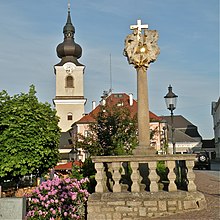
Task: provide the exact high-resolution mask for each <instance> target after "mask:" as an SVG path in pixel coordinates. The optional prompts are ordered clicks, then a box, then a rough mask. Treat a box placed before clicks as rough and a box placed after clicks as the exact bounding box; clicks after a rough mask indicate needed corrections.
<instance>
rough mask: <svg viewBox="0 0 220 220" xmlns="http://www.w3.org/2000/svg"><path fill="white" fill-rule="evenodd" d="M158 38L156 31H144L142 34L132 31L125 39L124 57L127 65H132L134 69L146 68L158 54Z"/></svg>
mask: <svg viewBox="0 0 220 220" xmlns="http://www.w3.org/2000/svg"><path fill="white" fill-rule="evenodd" d="M158 38H159V35H158V32H157V31H156V30H148V29H145V30H144V34H142V33H141V32H140V31H138V29H134V30H133V33H132V34H129V35H128V36H127V37H126V39H125V48H124V56H126V57H127V59H128V63H129V64H133V65H134V67H135V68H139V67H145V68H148V67H149V64H150V63H152V62H154V61H155V60H156V59H157V56H158V55H159V53H160V49H159V47H158V45H157V41H158Z"/></svg>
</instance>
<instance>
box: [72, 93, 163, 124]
mask: <svg viewBox="0 0 220 220" xmlns="http://www.w3.org/2000/svg"><path fill="white" fill-rule="evenodd" d="M129 98H130V97H129V95H127V94H126V93H113V94H111V95H110V96H108V97H107V98H106V99H105V100H106V105H108V106H114V105H117V104H122V107H126V108H127V109H128V110H129V111H130V113H131V116H134V115H135V114H137V101H136V100H134V99H133V105H130V102H129ZM100 108H101V104H99V105H98V106H97V107H96V108H95V109H94V110H92V111H91V112H90V113H89V114H87V115H85V116H83V117H82V118H81V119H80V120H79V121H77V122H76V123H77V124H87V123H92V122H95V117H96V116H97V115H98V112H99V111H100ZM149 115H150V119H151V120H154V121H161V120H162V118H160V117H159V116H157V115H155V114H154V113H152V112H151V111H149Z"/></svg>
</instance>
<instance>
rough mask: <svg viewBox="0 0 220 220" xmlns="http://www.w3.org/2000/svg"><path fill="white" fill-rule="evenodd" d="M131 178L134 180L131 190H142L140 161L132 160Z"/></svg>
mask: <svg viewBox="0 0 220 220" xmlns="http://www.w3.org/2000/svg"><path fill="white" fill-rule="evenodd" d="M130 165H131V169H132V173H131V180H132V185H131V192H140V174H139V170H138V167H139V163H137V162H131V163H130Z"/></svg>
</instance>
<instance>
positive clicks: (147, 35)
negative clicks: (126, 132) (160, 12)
mask: <svg viewBox="0 0 220 220" xmlns="http://www.w3.org/2000/svg"><path fill="white" fill-rule="evenodd" d="M130 29H131V30H133V33H132V34H129V35H128V36H127V37H126V39H125V49H124V55H125V56H126V57H127V60H128V63H129V64H132V65H133V66H134V68H135V69H136V71H137V102H138V142H139V144H138V147H137V148H136V149H134V152H133V153H134V154H135V155H149V154H154V153H155V152H156V151H155V149H154V148H153V147H151V146H150V119H149V103H148V83H147V69H148V67H149V65H150V63H152V62H154V61H155V60H156V59H157V56H158V55H159V53H160V49H159V47H158V45H157V40H158V37H159V35H158V32H157V31H156V30H148V25H142V24H141V20H137V25H131V26H130ZM142 31H143V33H142Z"/></svg>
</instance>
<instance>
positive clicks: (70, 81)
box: [66, 76, 74, 88]
mask: <svg viewBox="0 0 220 220" xmlns="http://www.w3.org/2000/svg"><path fill="white" fill-rule="evenodd" d="M73 81H74V80H73V77H72V76H67V77H66V88H73V87H74V86H73V84H74V83H73Z"/></svg>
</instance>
